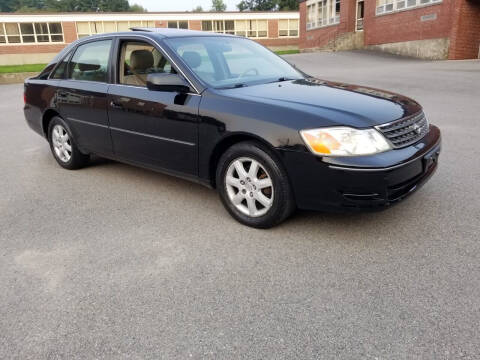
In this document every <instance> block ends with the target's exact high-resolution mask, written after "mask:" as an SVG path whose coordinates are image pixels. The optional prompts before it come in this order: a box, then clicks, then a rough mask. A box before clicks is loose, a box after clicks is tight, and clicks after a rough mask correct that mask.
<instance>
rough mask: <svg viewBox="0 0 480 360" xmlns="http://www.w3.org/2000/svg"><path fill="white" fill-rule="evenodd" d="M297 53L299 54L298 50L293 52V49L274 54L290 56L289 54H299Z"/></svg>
mask: <svg viewBox="0 0 480 360" xmlns="http://www.w3.org/2000/svg"><path fill="white" fill-rule="evenodd" d="M299 53H300V50H295V49H292V50H277V51H275V54H277V55H291V54H299Z"/></svg>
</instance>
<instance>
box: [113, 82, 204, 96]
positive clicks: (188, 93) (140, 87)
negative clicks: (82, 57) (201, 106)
mask: <svg viewBox="0 0 480 360" xmlns="http://www.w3.org/2000/svg"><path fill="white" fill-rule="evenodd" d="M109 85H114V86H127V87H133V88H136V89H147V87H145V86H139V85H128V84H109ZM147 90H148V89H147ZM184 94H187V95H191V96H202V95H200V94H195V93H192V92H187V93H184ZM109 95H112V94H110V93H109Z"/></svg>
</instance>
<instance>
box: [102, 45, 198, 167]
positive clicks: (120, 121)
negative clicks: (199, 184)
mask: <svg viewBox="0 0 480 360" xmlns="http://www.w3.org/2000/svg"><path fill="white" fill-rule="evenodd" d="M116 59H117V60H116V61H117V63H116V65H117V66H116V71H115V72H116V74H115V83H114V84H112V85H111V86H110V87H109V91H108V116H109V121H110V129H111V135H112V140H113V148H114V152H115V155H116V156H118V157H120V158H122V159H125V160H129V161H134V162H138V163H142V164H145V165H148V166H150V167H156V168H161V169H164V170H169V171H172V172H175V173H181V174H186V175H194V176H197V175H198V170H197V162H198V106H199V104H200V99H201V96H200V95H198V94H196V93H188V94H180V93H177V92H166V91H151V90H148V89H147V86H146V79H147V76H148V74H151V73H161V72H173V73H175V72H176V70H175V67H174V65H173V64H171V62H170V61H169V60H168V59H167V57H165V55H164V54H163V52H162V51H161V50H160V49H158V48H157V47H156V45H155V44H153V43H152V42H150V41H149V40H147V39H144V38H138V37H137V38H135V37H127V38H123V39H119V41H118V44H117V51H116Z"/></svg>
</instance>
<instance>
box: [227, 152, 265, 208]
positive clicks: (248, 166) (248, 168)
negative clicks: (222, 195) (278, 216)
mask: <svg viewBox="0 0 480 360" xmlns="http://www.w3.org/2000/svg"><path fill="white" fill-rule="evenodd" d="M225 186H226V189H227V194H228V198H229V199H230V201H231V202H232V204H233V205H234V206H235V207H236V209H237V210H239V211H240V212H241V213H243V214H245V215H248V216H250V217H259V216H262V215H265V214H266V213H267V212H268V210H269V209H270V208H271V207H272V205H273V196H274V188H273V183H272V178H271V177H270V175H269V174H268V172H267V171H266V170H265V168H264V167H263V166H262V165H261V164H260V163H259V162H258V161H256V160H254V159H252V158H248V157H242V158H238V159H235V160H234V161H232V163H231V164H230V165H229V167H228V169H227V171H226V173H225Z"/></svg>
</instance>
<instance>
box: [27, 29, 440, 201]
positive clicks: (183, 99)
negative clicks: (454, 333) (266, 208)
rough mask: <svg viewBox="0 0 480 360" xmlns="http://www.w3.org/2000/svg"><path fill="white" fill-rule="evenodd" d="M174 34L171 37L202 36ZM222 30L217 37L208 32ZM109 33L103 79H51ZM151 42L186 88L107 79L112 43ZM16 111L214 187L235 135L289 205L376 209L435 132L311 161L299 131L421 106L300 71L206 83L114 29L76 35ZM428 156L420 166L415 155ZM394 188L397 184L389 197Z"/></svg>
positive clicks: (404, 181)
mask: <svg viewBox="0 0 480 360" xmlns="http://www.w3.org/2000/svg"><path fill="white" fill-rule="evenodd" d="M185 34H186V32H179V33H178V34H173V35H172V36H206V35H205V33H193V32H188V35H185ZM210 36H222V35H210ZM105 38H111V39H113V40H114V46H112V53H111V60H110V66H109V77H108V83H107V84H102V83H94V82H89V81H72V80H52V79H49V78H48V73H49V72H50V71H51V70H52V69H54V68H55V64H56V63H58V62H59V61H60V60H62V59H63V57H64V56H65V54H67V53H68V56H70V55H71V54H72V53H73V51H71V50H72V49H74V48H76V46H78V45H79V44H83V43H85V42H89V41H96V40H100V39H105ZM132 39H134V40H141V41H146V42H149V43H150V44H152V45H154V46H156V47H157V48H158V49H159V50H160V51H162V52H163V53H164V54H166V55H167V57H169V58H170V60H171V61H172V62H173V63H174V64H175V65H176V69H177V71H179V73H181V74H183V75H184V76H185V77H186V79H187V80H189V83H190V92H189V93H187V94H180V93H175V92H158V91H150V90H148V89H146V88H143V87H136V86H128V85H119V84H117V83H118V82H117V75H116V74H117V69H116V66H117V65H116V63H117V59H118V49H119V42H120V40H132ZM25 95H26V99H27V102H26V104H25V117H26V119H27V122H28V124H29V125H30V127H31V128H32V129H33V130H35V131H36V132H38V133H40V134H41V135H43V136H46V129H45V120H48V117H49V116H50V115H52V114H55V113H58V114H59V115H60V116H61V117H62V118H63V119H64V120H65V121H66V123H67V125H68V126H69V130H70V131H71V132H72V134H73V136H74V138H75V139H76V140H77V142H78V145H79V147H80V148H81V150H82V151H84V152H86V153H88V152H93V153H98V154H99V155H102V156H104V157H108V158H112V159H115V160H120V161H124V162H128V163H131V164H135V165H139V166H143V167H147V168H150V169H153V170H158V171H163V172H167V173H170V174H174V175H177V176H181V177H184V178H188V179H191V180H195V181H198V182H200V183H202V184H204V185H207V186H212V187H214V186H215V184H214V179H215V177H214V170H215V161H216V159H218V156H219V155H220V153H221V151H222V150H223V149H224V148H225V147H226V146H227V145H230V144H232V143H234V142H236V141H240V140H245V139H256V140H258V141H260V142H262V143H264V144H265V145H266V146H268V147H270V148H271V149H272V150H273V151H274V153H275V154H276V156H277V157H278V159H279V161H281V162H282V164H283V166H284V167H285V169H286V171H287V174H288V176H289V180H290V182H291V184H292V186H293V190H294V195H295V199H296V202H297V205H298V207H299V208H304V209H315V210H338V209H345V208H351V209H354V208H365V207H367V208H377V207H382V206H385V205H388V204H390V203H393V202H395V201H397V200H400V199H401V198H403V197H404V196H406V195H408V194H409V193H411V192H412V191H413V190H415V189H417V188H418V187H419V186H420V185H421V184H422V183H423V182H425V181H426V180H427V179H428V178H429V176H431V174H432V173H433V171H434V170H435V169H436V167H437V166H436V165H437V161H436V158H437V157H438V153H439V151H440V132H439V130H438V128H436V127H435V126H433V125H431V126H430V132H429V134H428V135H427V136H425V137H424V138H423V139H422V140H420V141H419V142H417V143H416V144H413V145H411V146H408V147H405V148H402V149H396V150H390V151H387V152H384V153H380V154H376V155H371V156H355V157H319V156H315V155H313V154H312V153H311V152H310V151H309V150H308V149H307V147H306V146H305V144H304V142H303V140H302V139H301V137H300V134H299V131H300V130H303V129H309V128H319V127H327V126H351V127H354V128H369V127H372V126H375V125H379V124H382V123H387V122H390V121H392V120H396V119H400V118H403V117H405V116H409V115H412V114H415V113H418V112H419V111H421V106H420V105H419V104H418V103H417V102H415V101H413V100H411V99H409V98H407V97H404V96H401V95H398V94H394V93H391V92H387V91H383V90H378V89H372V88H367V87H363V86H355V85H348V84H342V83H336V82H330V81H323V80H318V79H313V78H308V77H306V78H305V79H301V80H292V81H282V82H275V83H269V84H262V85H255V86H248V87H243V88H235V89H223V90H222V89H211V88H207V87H206V86H205V85H204V84H202V82H201V81H200V80H199V79H198V78H197V77H196V76H195V74H194V73H193V72H191V71H190V70H189V68H188V67H187V66H185V64H184V63H183V61H182V59H181V58H180V57H178V56H177V55H176V54H175V53H174V52H173V51H172V50H171V49H169V47H168V44H166V42H165V41H164V37H163V36H162V35H159V34H157V33H147V32H142V33H118V34H115V35H110V36H107V37H106V36H93V37H90V38H88V39H83V40H78V41H77V42H75V43H73V44H71V45H70V46H68V47H67V48H66V49H64V50H63V51H62V52H61V53H60V54H59V55H58V56H57V57H56V58H55V59H54V60H53V61H52V63H51V64H50V65H48V66H47V70H46V71H45V72H44V73H42V74H40V75H39V76H38V77H36V78H31V79H28V80H27V81H26V82H25ZM431 154H435V156H434V157H435V160H434V161H433V163H430V166H426V165H425V162H426V160H425V159H424V157H425V156H427V155H429V156H432V155H431ZM396 188H401V189H402V190H401V191H399V192H398V194H397V195H399V196H393V195H392V194H393V193H394V192H395V190H392V189H396Z"/></svg>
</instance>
